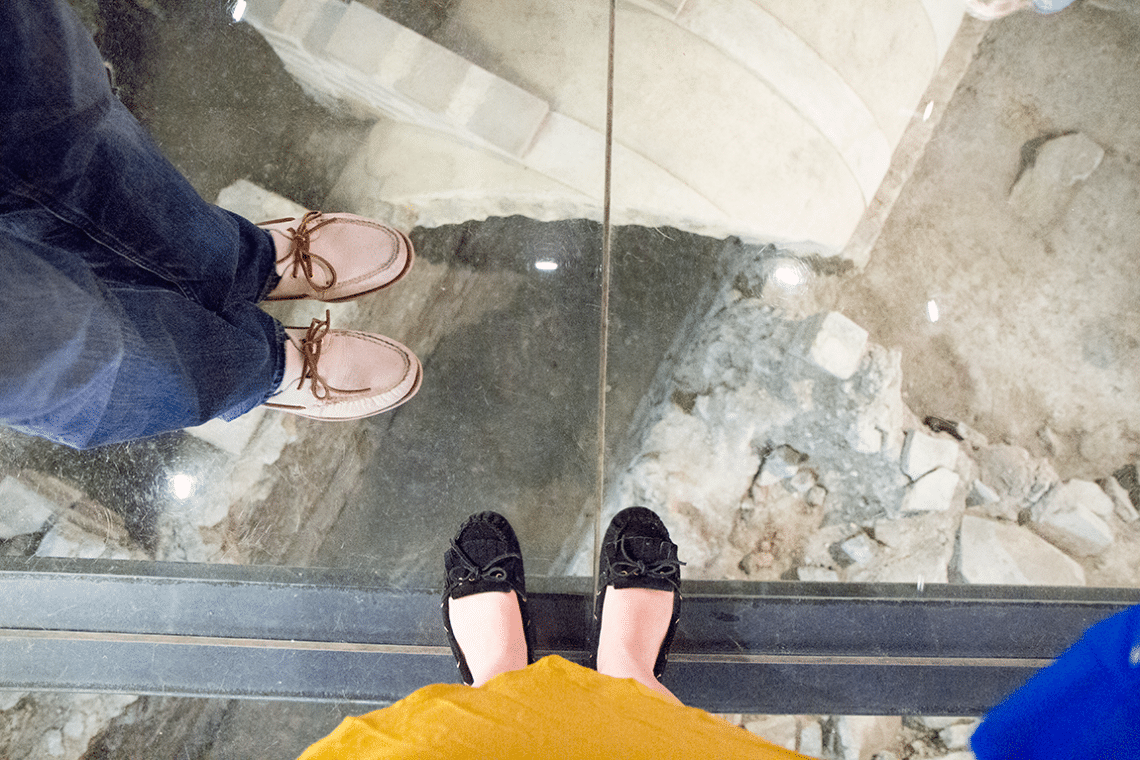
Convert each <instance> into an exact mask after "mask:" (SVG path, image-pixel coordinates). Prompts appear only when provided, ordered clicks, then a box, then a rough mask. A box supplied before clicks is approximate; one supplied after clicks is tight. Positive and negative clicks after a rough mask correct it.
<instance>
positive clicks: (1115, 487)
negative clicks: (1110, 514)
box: [1099, 477, 1140, 522]
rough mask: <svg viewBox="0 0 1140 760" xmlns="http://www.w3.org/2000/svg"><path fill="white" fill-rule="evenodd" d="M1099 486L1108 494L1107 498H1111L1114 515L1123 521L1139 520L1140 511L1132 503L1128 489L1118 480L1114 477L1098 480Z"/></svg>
mask: <svg viewBox="0 0 1140 760" xmlns="http://www.w3.org/2000/svg"><path fill="white" fill-rule="evenodd" d="M1099 483H1100V487H1101V488H1102V489H1104V492H1105V493H1106V494H1108V498H1110V499H1112V505H1113V509H1114V511H1115V512H1116V516H1117V517H1119V518H1120V519H1121V520H1123V521H1124V522H1136V521H1137V520H1140V512H1137V511H1136V507H1134V506H1133V505H1132V499H1131V498H1130V497H1129V495H1128V491H1126V490H1125V489H1124V486H1122V485H1120V482H1119V481H1118V480H1117V479H1116V478H1114V477H1108V478H1105V479H1104V480H1101V481H1099Z"/></svg>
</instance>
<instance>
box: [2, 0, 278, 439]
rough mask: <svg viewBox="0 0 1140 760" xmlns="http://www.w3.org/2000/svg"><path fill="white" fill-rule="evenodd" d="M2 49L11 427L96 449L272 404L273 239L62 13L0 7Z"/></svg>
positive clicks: (6, 418)
mask: <svg viewBox="0 0 1140 760" xmlns="http://www.w3.org/2000/svg"><path fill="white" fill-rule="evenodd" d="M0 40H3V43H2V45H0V82H2V83H3V89H4V97H3V98H0V267H2V269H0V304H2V307H0V308H2V311H0V324H2V326H3V327H2V331H3V336H4V337H3V341H4V350H3V357H2V359H0V421H2V422H3V423H4V424H6V425H8V426H10V427H13V428H16V429H18V430H21V431H24V432H27V433H31V434H33V435H38V436H42V437H44V438H48V439H51V440H53V441H57V442H60V443H64V444H67V445H69V446H73V447H76V448H86V447H91V446H97V445H101V444H106V443H113V442H119V441H126V440H131V439H135V438H142V437H146V436H150V435H154V434H157V433H162V432H165V431H170V430H177V429H179V428H183V427H187V426H190V425H196V424H199V423H202V422H205V421H206V420H209V419H212V418H214V417H222V418H224V419H232V418H234V417H237V416H238V415H241V414H243V413H244V412H246V411H249V410H250V409H252V408H253V407H255V406H257V405H258V404H260V403H262V402H263V401H264V400H265V399H266V398H267V397H268V396H269V395H270V394H272V393H273V392H275V391H276V389H277V387H278V386H279V385H280V382H281V378H282V373H283V371H284V361H285V359H284V341H285V336H284V330H283V329H282V327H281V325H280V323H278V322H277V321H276V320H274V319H272V318H271V317H270V316H269V315H268V314H266V313H265V312H264V311H262V310H261V309H260V308H258V306H257V302H258V301H260V300H261V299H262V298H263V297H264V296H265V295H266V294H267V293H268V292H269V291H270V290H272V289H273V287H274V286H275V285H276V284H277V281H278V277H277V274H276V272H275V269H274V247H273V241H272V238H271V237H270V235H269V233H268V232H265V231H264V230H261V229H259V228H258V227H256V226H255V225H253V224H252V223H251V222H249V221H247V220H245V219H242V218H241V217H239V216H237V215H235V214H232V213H230V212H228V211H225V210H223V209H220V208H218V207H216V206H212V205H210V204H208V203H206V202H204V201H203V200H202V199H201V198H200V197H199V196H198V194H197V193H196V192H195V191H194V189H193V188H192V187H191V186H190V185H189V183H188V182H187V181H186V180H185V179H184V178H183V177H182V176H181V175H180V174H179V173H178V171H177V170H176V169H175V168H174V167H173V166H172V165H171V164H170V163H169V162H168V161H166V159H165V158H163V157H162V155H161V154H160V153H159V151H158V149H157V147H156V146H155V145H154V143H153V142H152V141H151V139H150V138H149V136H148V135H147V134H146V133H145V132H144V130H143V129H142V127H141V126H140V125H139V123H138V122H137V121H136V120H135V119H134V117H132V116H131V114H130V113H129V112H128V111H127V109H126V108H125V107H124V106H123V105H122V103H120V102H119V100H118V99H117V98H116V97H115V96H114V95H113V94H112V92H111V89H110V85H109V82H108V80H107V73H106V70H105V68H104V66H103V62H102V58H101V57H100V55H99V52H98V50H96V48H95V45H94V43H93V42H92V40H91V38H90V36H89V35H88V33H87V31H86V30H85V29H84V28H83V27H82V25H81V24H80V23H79V21H78V20H77V19H76V18H75V16H74V14H73V13H72V11H71V9H70V8H69V7H68V6H67V4H66V3H64V2H62V0H2V2H0Z"/></svg>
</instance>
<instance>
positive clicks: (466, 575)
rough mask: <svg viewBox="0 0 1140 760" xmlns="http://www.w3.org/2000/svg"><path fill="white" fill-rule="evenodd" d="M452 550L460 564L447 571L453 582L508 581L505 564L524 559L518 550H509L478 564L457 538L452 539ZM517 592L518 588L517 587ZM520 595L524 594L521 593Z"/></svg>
mask: <svg viewBox="0 0 1140 760" xmlns="http://www.w3.org/2000/svg"><path fill="white" fill-rule="evenodd" d="M451 550H452V551H453V552H455V556H456V558H457V559H458V560H459V564H458V565H456V566H455V567H453V568H451V569H450V570H449V571H448V572H447V576H448V578H449V579H450V580H451V581H452V582H453V583H478V582H479V581H506V580H508V579H509V578H510V576H509V574H508V573H507V570H506V568H505V567H503V565H504V564H505V563H506V562H507V561H509V560H512V559H517V560H519V561H520V562H521V561H522V556H521V555H519V554H518V553H517V552H507V553H506V554H500V555H499V556H497V557H495V558H494V559H491V560H490V561H488V562H487V563H486V564H484V565H479V564H476V563H475V562H473V561H472V560H471V558H470V557H468V556H467V554H466V553H465V552H464V551H463V550H462V549H460V548H459V544H457V543H456V542H455V539H452V540H451ZM512 588H513V585H512ZM516 592H518V590H517V589H516ZM520 596H522V594H521V593H520Z"/></svg>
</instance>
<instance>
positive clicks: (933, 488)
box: [902, 467, 960, 512]
mask: <svg viewBox="0 0 1140 760" xmlns="http://www.w3.org/2000/svg"><path fill="white" fill-rule="evenodd" d="M959 479H960V478H959V477H958V473H956V472H954V471H953V470H948V469H946V468H945V467H939V468H938V469H936V470H933V471H931V472H928V473H927V474H925V475H923V476H922V477H921V478H919V479H918V480H916V481H915V482H913V483H911V484H910V487H908V488H907V490H906V493H904V494H903V498H902V511H903V512H945V511H946V510H948V509H950V507H951V506H952V505H953V503H954V492H955V490H957V488H958V481H959Z"/></svg>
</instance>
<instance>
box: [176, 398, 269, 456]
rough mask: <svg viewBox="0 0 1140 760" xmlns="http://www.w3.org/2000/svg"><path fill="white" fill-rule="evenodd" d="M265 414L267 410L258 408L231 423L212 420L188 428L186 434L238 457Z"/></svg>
mask: <svg viewBox="0 0 1140 760" xmlns="http://www.w3.org/2000/svg"><path fill="white" fill-rule="evenodd" d="M265 413H266V410H265V409H263V408H261V407H257V408H254V409H251V410H250V411H248V412H246V413H245V414H243V415H242V416H240V417H238V418H237V419H236V420H233V421H230V422H227V421H225V420H222V419H216V420H210V421H209V422H206V423H204V424H202V425H198V426H196V427H192V428H187V429H186V432H187V433H189V434H190V435H192V436H194V437H196V438H201V439H202V440H203V441H205V442H207V443H209V444H211V445H213V446H216V447H217V448H219V449H221V450H222V451H225V452H227V453H229V454H232V455H234V456H238V455H239V454H241V453H242V451H244V450H245V447H246V445H248V444H249V441H250V439H251V438H252V437H253V434H254V432H255V431H256V430H257V426H258V425H260V424H261V420H262V418H263V417H264V416H265Z"/></svg>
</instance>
